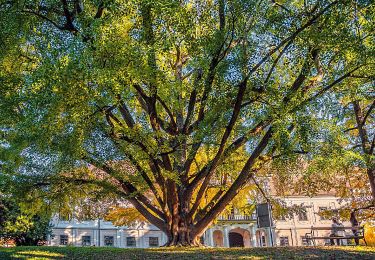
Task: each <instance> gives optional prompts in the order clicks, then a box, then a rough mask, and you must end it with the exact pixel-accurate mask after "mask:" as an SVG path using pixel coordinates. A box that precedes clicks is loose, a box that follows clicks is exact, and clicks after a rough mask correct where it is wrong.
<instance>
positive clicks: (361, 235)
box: [305, 226, 367, 246]
mask: <svg viewBox="0 0 375 260" xmlns="http://www.w3.org/2000/svg"><path fill="white" fill-rule="evenodd" d="M334 229H335V230H336V231H344V232H345V230H350V232H352V230H356V231H357V232H356V235H354V234H352V235H345V236H319V235H318V231H326V230H329V231H332V230H333V227H314V226H312V227H311V231H310V233H306V234H305V238H306V240H307V242H308V243H309V241H313V244H314V246H315V240H316V239H336V240H344V239H347V240H349V239H363V241H364V242H365V244H366V246H367V242H366V239H365V227H364V226H360V227H335V228H334Z"/></svg>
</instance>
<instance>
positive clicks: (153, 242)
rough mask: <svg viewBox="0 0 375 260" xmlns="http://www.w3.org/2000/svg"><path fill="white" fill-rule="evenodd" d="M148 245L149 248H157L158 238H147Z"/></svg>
mask: <svg viewBox="0 0 375 260" xmlns="http://www.w3.org/2000/svg"><path fill="white" fill-rule="evenodd" d="M148 245H149V246H159V238H158V237H149V238H148Z"/></svg>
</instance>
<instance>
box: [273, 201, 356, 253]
mask: <svg viewBox="0 0 375 260" xmlns="http://www.w3.org/2000/svg"><path fill="white" fill-rule="evenodd" d="M282 199H283V200H284V201H285V202H286V203H287V204H288V205H289V206H291V205H293V204H295V205H300V206H304V207H306V217H307V220H303V219H300V217H299V216H298V215H294V216H293V217H292V218H287V219H285V220H275V235H276V245H282V242H283V241H284V242H285V238H287V239H288V243H289V245H290V246H303V245H306V240H305V239H304V238H305V235H306V233H310V232H311V227H312V226H314V227H331V225H332V220H331V219H324V218H322V217H321V216H319V215H318V213H319V211H320V210H321V209H323V208H326V209H327V210H332V211H334V210H337V209H338V208H340V207H341V206H342V205H341V204H340V203H339V200H338V198H336V197H334V196H331V195H319V196H316V197H312V198H310V197H306V196H289V197H286V198H282ZM342 224H343V225H344V226H350V222H348V221H344V222H342ZM315 234H316V235H319V236H329V235H330V231H329V230H327V231H319V232H317V233H315ZM347 234H348V235H349V234H350V230H348V231H347ZM328 242H329V240H328V241H324V240H316V244H317V245H324V244H326V243H328ZM343 242H344V243H345V242H346V241H345V240H343Z"/></svg>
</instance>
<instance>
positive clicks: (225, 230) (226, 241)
mask: <svg viewBox="0 0 375 260" xmlns="http://www.w3.org/2000/svg"><path fill="white" fill-rule="evenodd" d="M223 233H224V247H229V230H228V227H227V226H225V227H224V232H223Z"/></svg>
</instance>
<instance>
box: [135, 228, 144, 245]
mask: <svg viewBox="0 0 375 260" xmlns="http://www.w3.org/2000/svg"><path fill="white" fill-rule="evenodd" d="M137 240H138V245H137V247H140V248H145V247H146V245H145V239H144V233H143V230H138V238H137Z"/></svg>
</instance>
